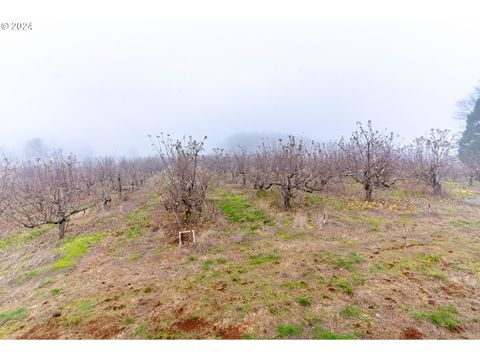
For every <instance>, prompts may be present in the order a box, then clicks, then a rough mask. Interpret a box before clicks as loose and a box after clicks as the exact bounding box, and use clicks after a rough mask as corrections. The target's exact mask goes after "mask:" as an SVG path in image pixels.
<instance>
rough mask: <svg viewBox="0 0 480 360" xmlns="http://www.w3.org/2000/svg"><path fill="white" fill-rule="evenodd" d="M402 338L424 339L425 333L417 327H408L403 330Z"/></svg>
mask: <svg viewBox="0 0 480 360" xmlns="http://www.w3.org/2000/svg"><path fill="white" fill-rule="evenodd" d="M401 338H402V339H407V340H418V339H423V334H422V333H421V332H420V331H418V330H417V329H415V328H411V327H409V328H406V329H403V331H402V337H401Z"/></svg>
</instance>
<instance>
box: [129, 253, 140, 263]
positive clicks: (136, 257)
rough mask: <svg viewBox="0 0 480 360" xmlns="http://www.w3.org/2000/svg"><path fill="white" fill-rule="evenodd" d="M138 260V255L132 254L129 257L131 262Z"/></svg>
mask: <svg viewBox="0 0 480 360" xmlns="http://www.w3.org/2000/svg"><path fill="white" fill-rule="evenodd" d="M139 258H140V255H139V254H138V253H135V254H132V255H131V256H130V260H132V261H137V260H138V259H139Z"/></svg>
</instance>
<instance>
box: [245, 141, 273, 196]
mask: <svg viewBox="0 0 480 360" xmlns="http://www.w3.org/2000/svg"><path fill="white" fill-rule="evenodd" d="M273 153H274V149H272V148H271V147H270V146H268V145H267V144H266V143H265V141H263V142H262V145H261V146H260V147H259V148H258V149H257V151H256V152H255V153H254V154H253V155H252V157H251V162H252V170H251V171H250V178H251V182H252V183H253V187H254V189H257V190H260V191H265V190H268V189H270V188H271V187H272V185H273V174H272V165H273V162H272V160H273Z"/></svg>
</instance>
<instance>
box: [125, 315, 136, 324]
mask: <svg viewBox="0 0 480 360" xmlns="http://www.w3.org/2000/svg"><path fill="white" fill-rule="evenodd" d="M134 322H135V318H134V317H132V316H129V317H127V318H126V319H125V320H123V325H125V326H129V325H132V324H133V323H134Z"/></svg>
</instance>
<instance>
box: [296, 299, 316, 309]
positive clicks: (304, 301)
mask: <svg viewBox="0 0 480 360" xmlns="http://www.w3.org/2000/svg"><path fill="white" fill-rule="evenodd" d="M297 302H298V304H299V305H300V306H304V307H306V306H310V305H312V303H311V302H310V300H309V299H307V298H306V297H301V298H298V299H297Z"/></svg>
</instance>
